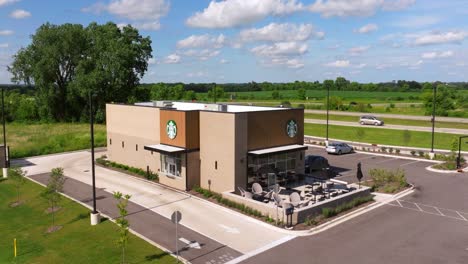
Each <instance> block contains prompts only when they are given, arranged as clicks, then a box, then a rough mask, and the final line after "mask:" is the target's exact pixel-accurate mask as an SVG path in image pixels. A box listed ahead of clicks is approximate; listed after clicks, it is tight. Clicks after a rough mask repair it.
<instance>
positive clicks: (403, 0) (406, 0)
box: [382, 0, 416, 11]
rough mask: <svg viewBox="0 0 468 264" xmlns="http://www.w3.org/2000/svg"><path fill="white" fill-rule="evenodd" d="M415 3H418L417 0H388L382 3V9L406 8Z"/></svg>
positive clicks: (396, 9)
mask: <svg viewBox="0 0 468 264" xmlns="http://www.w3.org/2000/svg"><path fill="white" fill-rule="evenodd" d="M414 3H416V0H386V1H385V2H384V3H383V5H382V9H383V10H387V11H398V10H403V9H406V8H408V7H409V6H411V5H413V4H414Z"/></svg>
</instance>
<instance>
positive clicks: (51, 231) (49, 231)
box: [46, 226, 62, 234]
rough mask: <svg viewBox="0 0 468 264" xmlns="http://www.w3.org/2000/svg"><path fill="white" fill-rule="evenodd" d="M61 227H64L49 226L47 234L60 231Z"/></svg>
mask: <svg viewBox="0 0 468 264" xmlns="http://www.w3.org/2000/svg"><path fill="white" fill-rule="evenodd" d="M60 229H62V226H51V227H49V228H47V231H46V233H47V234H50V233H54V232H56V231H59V230H60Z"/></svg>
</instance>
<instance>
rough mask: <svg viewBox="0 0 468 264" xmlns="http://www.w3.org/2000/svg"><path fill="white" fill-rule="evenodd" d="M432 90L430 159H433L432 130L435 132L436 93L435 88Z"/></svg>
mask: <svg viewBox="0 0 468 264" xmlns="http://www.w3.org/2000/svg"><path fill="white" fill-rule="evenodd" d="M432 90H433V97H432V143H431V153H430V156H431V159H433V158H434V130H435V109H436V93H437V86H434V88H433V89H432Z"/></svg>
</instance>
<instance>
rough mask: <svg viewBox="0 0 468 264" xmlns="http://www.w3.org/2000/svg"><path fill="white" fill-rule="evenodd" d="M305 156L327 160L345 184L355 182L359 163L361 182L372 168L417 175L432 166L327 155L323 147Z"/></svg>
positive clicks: (393, 159)
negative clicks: (406, 171)
mask: <svg viewBox="0 0 468 264" xmlns="http://www.w3.org/2000/svg"><path fill="white" fill-rule="evenodd" d="M306 154H307V155H319V156H323V157H325V158H327V159H328V162H329V164H330V166H331V169H333V170H334V171H336V172H337V173H339V175H338V176H336V177H335V178H336V179H337V180H342V181H346V182H349V183H351V182H357V178H356V169H357V164H358V163H359V162H361V166H362V167H361V168H362V172H363V174H364V178H363V179H362V180H363V181H364V180H366V179H368V171H369V170H370V169H374V168H385V169H397V168H402V169H405V170H408V171H411V172H413V171H414V173H419V172H420V171H421V170H424V168H425V167H427V166H430V165H432V164H433V163H431V162H426V161H419V160H409V159H404V158H400V157H385V156H378V155H372V154H368V153H350V154H343V155H334V154H327V152H326V151H325V149H324V148H323V147H321V148H317V147H309V149H308V150H307V153H306Z"/></svg>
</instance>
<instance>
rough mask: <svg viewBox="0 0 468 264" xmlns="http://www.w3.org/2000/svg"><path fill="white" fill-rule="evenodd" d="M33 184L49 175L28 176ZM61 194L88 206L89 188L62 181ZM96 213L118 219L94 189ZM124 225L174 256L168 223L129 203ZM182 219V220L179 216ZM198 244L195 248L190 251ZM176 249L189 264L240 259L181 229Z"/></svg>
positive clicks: (110, 202)
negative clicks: (33, 181) (127, 225)
mask: <svg viewBox="0 0 468 264" xmlns="http://www.w3.org/2000/svg"><path fill="white" fill-rule="evenodd" d="M29 177H30V178H32V179H33V180H35V181H38V182H40V183H42V184H47V181H48V179H49V173H43V174H37V175H32V176H29ZM63 192H64V193H65V194H67V195H69V196H71V197H73V198H74V199H76V200H78V201H81V202H83V203H85V204H88V205H90V206H92V202H93V199H92V188H91V186H90V185H88V184H84V183H82V182H79V181H77V180H74V179H72V178H68V177H66V181H65V184H64V188H63ZM96 200H97V207H98V208H97V210H98V211H99V212H102V213H104V214H106V215H108V216H110V217H111V218H117V217H119V212H118V209H117V206H116V204H117V201H116V199H115V198H114V197H113V196H112V194H111V193H109V192H107V191H105V190H102V189H98V190H97V192H96ZM127 209H128V217H127V219H128V221H129V223H130V228H131V229H132V230H134V231H135V232H137V233H139V234H141V235H143V236H145V237H146V238H147V239H149V240H151V241H153V242H155V243H157V244H159V245H161V246H163V247H164V248H166V249H168V250H170V251H172V252H173V253H174V254H175V253H176V230H175V228H176V227H175V224H174V223H172V222H171V220H169V219H167V218H165V217H163V216H161V215H159V214H157V213H155V212H153V211H151V210H149V209H147V208H145V207H142V206H140V205H137V204H135V203H133V202H129V203H128V207H127ZM182 217H184V216H182ZM184 241H189V242H191V243H189V244H187V243H185V242H184ZM193 243H198V244H199V245H200V247H199V248H197V247H196V246H195V247H190V246H189V245H190V244H191V245H195V244H193ZM177 245H178V248H179V254H180V256H182V257H183V258H184V259H186V260H188V261H190V262H191V263H213V264H215V263H225V262H227V261H229V260H232V259H234V258H236V257H238V256H240V255H242V254H241V253H240V252H238V251H236V250H234V249H232V248H230V247H228V246H226V245H223V244H220V243H218V242H216V241H214V240H212V239H210V238H208V237H206V236H203V235H201V234H199V233H197V232H194V231H193V230H191V229H188V228H186V227H185V226H183V225H179V226H178V240H177Z"/></svg>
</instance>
